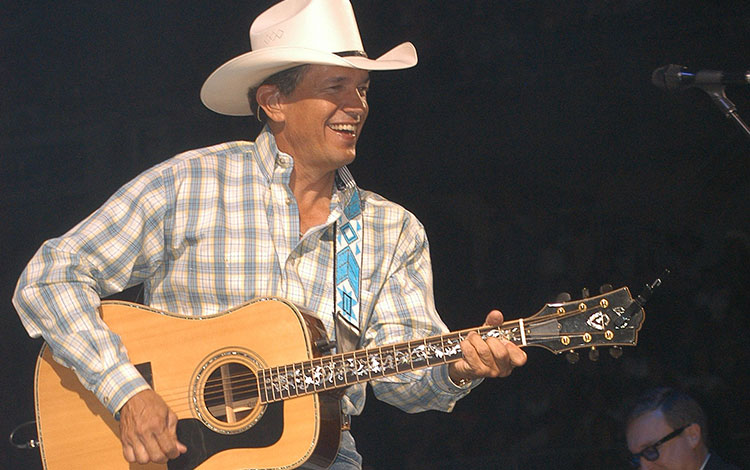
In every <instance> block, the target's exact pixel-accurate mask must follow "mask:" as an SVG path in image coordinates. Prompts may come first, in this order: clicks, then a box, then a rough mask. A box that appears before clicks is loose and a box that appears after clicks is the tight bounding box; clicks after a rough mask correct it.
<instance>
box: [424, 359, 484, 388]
mask: <svg viewBox="0 0 750 470" xmlns="http://www.w3.org/2000/svg"><path fill="white" fill-rule="evenodd" d="M432 379H433V380H434V381H435V383H436V384H437V386H438V387H439V388H440V389H441V390H443V391H445V392H448V393H452V394H454V395H465V394H467V393H468V392H469V391H471V390H473V389H474V388H476V387H477V385H479V384H480V383H482V381H483V380H484V379H474V380H467V381H466V383H465V384H461V385H459V384H456V383H455V382H453V380H452V379H451V377H450V375H449V374H448V364H443V365H441V366H437V367H433V368H432Z"/></svg>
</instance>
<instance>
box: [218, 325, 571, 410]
mask: <svg viewBox="0 0 750 470" xmlns="http://www.w3.org/2000/svg"><path fill="white" fill-rule="evenodd" d="M543 321H547V319H546V318H542V319H539V320H529V321H527V326H528V325H533V324H534V323H539V322H543ZM507 323H511V324H512V323H518V321H517V320H516V321H511V322H507ZM504 326H505V325H504ZM492 329H493V327H480V328H474V329H470V330H464V331H462V332H457V333H451V334H447V335H443V336H442V337H433V338H431V341H430V342H427V341H426V339H425V340H423V341H419V340H416V341H412V342H406V343H398V344H393V345H386V346H382V347H379V348H378V347H376V348H372V349H368V350H360V351H355V352H352V353H345V354H341V355H337V356H332V361H327V360H325V358H320V357H319V358H314V359H312V360H307V361H303V362H299V363H293V364H288V365H287V367H288V368H289V369H291V370H292V371H298V370H302V371H303V373H304V371H309V370H310V368H312V367H321V366H325V365H327V364H332V365H333V368H334V369H337V370H338V371H339V372H338V373H336V376H337V377H338V376H342V371H341V367H344V368H345V367H346V364H345V361H348V360H355V361H357V359H359V364H362V362H361V361H362V360H366V359H367V358H369V357H372V356H382V355H383V350H384V349H387V350H388V354H390V352H391V350H393V352H395V353H398V352H406V353H409V352H413V350H414V349H415V348H418V347H420V346H422V345H424V343H425V342H427V343H428V344H433V345H434V344H435V343H437V342H440V343H443V342H444V340H445V339H446V336H447V337H448V341H451V340H454V339H456V338H460V337H461V333H467V332H471V331H478V332H479V331H481V330H487V331H490V330H492ZM504 329H505V330H510V329H512V326H511V328H504ZM568 336H569V337H570V336H572V337H578V336H582V335H580V334H573V335H568ZM557 337H559V335H539V334H534V333H529V335H528V336H527V340H528V339H537V340H539V339H550V338H557ZM357 353H359V356H360V358H357ZM363 355H364V357H361V356H363ZM456 360H458V358H456ZM423 361H427V362H423ZM418 362H419V365H420V367H419V368H421V367H428V366H431V365H433V366H434V365H437V363H438V362H441V363H444V362H450V361H437V362H435V363H432V364H430V363H429V358H418ZM337 366H338V367H337ZM281 367H283V366H280V367H277V368H276V369H278V370H277V371H276V375H279V374H281V370H280V368H281ZM273 369H274V368H268V369H266V370H271V371H272V370H273ZM406 370H412V368H405V370H404V371H406ZM401 372H403V371H400V370H398V369H395V370H394V369H393V368H391V370H390V371H387V372H386V371H383V372H379V371H376V372H374V374H375V376H382V375H385V374H388V375H390V374H398V373H401ZM344 373H346V371H344ZM283 375H288V373H287V372H285V373H284V374H283ZM346 375H347V376H350V375H353V374H351V373H347V374H346ZM372 375H373V372H372V370H370V371H368V377H370V376H372ZM256 378H257V376H256V374H255V373H254V372H252V371H250V372H249V373H241V374H233V375H232V377H231V378H230V380H231V383H230V386H231V387H232V391H233V392H236V393H240V394H241V393H243V392H246V391H250V390H257V389H258V382H257V381H256ZM292 378H293V377H292ZM353 379H354V380H355V381H356V380H357V379H358V377H353ZM344 380H345V384H346V383H348V381H346V379H344ZM329 381H330V380H329ZM245 382H247V384H246V385H245ZM292 388H295V389H296V387H292ZM309 388H310V387H303V392H302V393H307V389H309ZM313 388H315V385H313ZM319 388H321V387H319ZM322 388H323V389H329V388H336V387H330V386H329V385H325V384H324V385H323V386H322ZM213 389H218V390H217V392H215V393H214V392H212V391H211V390H213ZM204 390H206V392H205V394H204V396H205V397H206V398H207V399H212V398H213V397H214V396H223V395H224V391H225V389H224V379H221V378H218V379H213V380H211V379H209V380H207V382H206V384H205V386H204Z"/></svg>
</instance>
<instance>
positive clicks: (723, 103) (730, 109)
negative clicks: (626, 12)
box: [700, 84, 750, 138]
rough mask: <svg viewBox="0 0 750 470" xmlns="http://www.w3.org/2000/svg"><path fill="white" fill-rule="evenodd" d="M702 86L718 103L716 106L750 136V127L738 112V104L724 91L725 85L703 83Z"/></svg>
mask: <svg viewBox="0 0 750 470" xmlns="http://www.w3.org/2000/svg"><path fill="white" fill-rule="evenodd" d="M700 88H701V89H702V90H703V91H705V92H706V93H708V96H710V97H711V100H712V101H713V102H714V103H716V106H718V107H719V109H720V110H721V112H722V113H723V114H724V116H726V117H727V118H731V119H733V120H734V123H735V124H737V126H738V127H739V128H740V129H742V130H743V131H744V132H745V136H746V137H748V138H750V127H748V126H747V124H745V121H743V120H742V118H741V117H740V115H739V114H738V113H737V106H735V105H734V103H732V101H731V100H730V99H729V98H727V94H726V92H725V91H724V88H725V87H724V85H719V84H716V85H701V86H700Z"/></svg>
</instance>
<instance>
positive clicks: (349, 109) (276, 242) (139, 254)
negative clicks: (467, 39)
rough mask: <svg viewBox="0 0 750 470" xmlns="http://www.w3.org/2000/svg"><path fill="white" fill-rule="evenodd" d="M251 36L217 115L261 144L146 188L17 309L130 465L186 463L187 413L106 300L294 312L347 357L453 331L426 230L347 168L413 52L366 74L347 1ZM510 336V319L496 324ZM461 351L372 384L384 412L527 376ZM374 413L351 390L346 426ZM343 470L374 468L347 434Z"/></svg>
mask: <svg viewBox="0 0 750 470" xmlns="http://www.w3.org/2000/svg"><path fill="white" fill-rule="evenodd" d="M250 37H251V44H252V51H251V52H248V53H246V54H243V55H241V56H239V57H237V58H235V59H233V60H231V61H229V62H227V63H226V64H224V65H223V66H221V67H220V68H219V69H217V70H216V71H215V72H214V73H213V74H212V75H211V76H210V77H209V78H208V80H207V81H206V83H205V84H204V86H203V89H202V91H201V98H202V100H203V102H204V103H205V104H206V106H208V107H209V108H210V109H212V110H214V111H217V112H219V113H223V114H228V115H236V116H243V115H252V114H255V115H256V116H257V117H258V118H259V119H262V120H264V121H265V123H266V126H265V127H264V129H263V130H262V132H261V133H260V135H259V136H258V137H257V139H256V140H255V142H253V143H250V142H230V143H226V144H221V145H217V146H214V147H210V148H205V149H199V150H195V151H192V152H187V153H185V154H181V155H178V156H176V157H174V158H172V159H170V160H167V161H165V162H163V163H162V164H160V165H157V166H155V167H154V168H152V169H150V170H148V171H146V172H145V173H143V174H142V175H140V176H138V177H137V178H136V179H134V180H133V181H131V182H130V183H128V184H126V185H125V186H124V187H123V188H121V189H120V190H119V191H118V192H117V193H115V195H114V196H113V197H112V198H111V199H110V200H109V201H107V202H106V203H105V204H104V205H103V206H102V207H101V208H100V209H99V210H98V211H96V212H95V213H94V214H92V215H91V216H90V217H89V218H87V219H86V220H85V221H83V222H81V223H80V224H79V225H78V226H76V227H74V228H73V229H72V230H71V231H70V232H68V233H67V234H65V235H64V236H62V237H60V238H56V239H52V240H49V241H47V242H46V243H45V244H44V245H43V246H42V247H41V248H40V250H39V251H38V253H37V254H36V255H35V257H34V258H33V259H32V260H31V262H30V263H29V265H28V267H27V268H26V270H25V271H24V273H23V274H22V276H21V279H20V280H19V284H18V286H17V290H16V294H15V296H14V304H15V306H16V309H17V310H18V312H19V315H20V317H21V319H22V321H23V323H24V325H25V327H26V328H27V330H28V331H29V333H30V334H31V335H32V336H43V337H44V338H45V340H46V341H47V343H48V344H49V345H50V347H51V348H52V351H53V353H54V355H55V357H56V358H57V359H58V360H59V361H60V362H62V363H63V364H64V365H67V366H69V367H72V368H73V369H74V370H75V371H76V374H77V375H78V377H79V378H80V380H81V381H82V383H83V384H84V385H85V386H86V388H88V389H89V390H91V391H93V392H94V394H95V395H96V396H97V397H98V398H99V399H100V401H101V402H102V403H103V404H104V405H105V406H106V407H107V409H108V410H109V411H110V412H111V413H115V414H117V415H119V418H120V438H121V441H122V447H123V454H124V457H125V459H126V460H127V461H128V462H138V463H142V464H143V463H148V462H157V463H163V462H165V461H167V460H168V459H174V458H177V457H179V456H180V455H181V454H182V453H185V452H186V451H188V449H187V446H186V445H185V444H184V443H182V442H180V441H179V440H178V438H177V434H176V424H177V417H176V415H175V413H174V411H173V410H171V409H170V408H169V406H167V404H166V403H165V400H164V399H163V398H162V397H161V396H160V395H159V394H158V393H157V392H155V391H154V390H152V389H151V387H149V385H148V383H146V381H144V379H143V378H142V377H141V375H140V374H139V373H138V371H137V370H136V369H135V368H134V366H133V364H131V363H130V361H129V360H128V357H127V353H126V351H125V350H124V348H123V347H122V345H121V343H120V340H119V338H118V337H117V335H115V334H113V333H112V332H111V331H110V330H109V329H108V328H107V326H106V325H105V324H103V322H102V321H101V320H100V319H99V318H98V316H97V307H98V306H99V304H100V298H101V297H103V296H106V295H109V294H112V293H114V292H118V291H121V290H123V289H125V288H127V287H129V286H132V285H136V284H140V283H143V285H144V301H145V302H146V303H147V304H149V305H150V306H152V307H155V308H158V309H160V310H165V311H168V312H173V313H179V314H181V315H194V316H200V315H206V314H212V313H217V312H222V311H224V310H227V309H228V308H231V307H234V306H237V305H240V304H242V303H244V302H247V301H248V300H250V299H253V298H259V297H281V298H286V299H287V300H289V301H291V302H293V303H295V304H296V305H298V306H300V307H304V308H305V309H306V310H308V311H310V312H313V313H314V314H315V315H317V316H318V317H319V318H320V320H321V321H322V322H323V324H324V325H325V327H326V330H327V332H328V334H329V336H331V337H335V338H336V340H337V341H338V348H339V349H351V348H354V347H358V348H359V347H370V346H373V345H379V344H386V343H393V342H401V341H407V340H410V339H416V338H422V337H425V336H430V335H435V334H439V333H442V332H444V331H446V327H445V325H444V324H443V323H442V321H441V320H440V319H439V317H438V315H437V313H436V311H435V308H434V305H433V294H432V273H431V266H430V258H429V251H428V243H427V239H426V236H425V233H424V229H423V227H422V226H421V224H420V223H419V221H418V220H417V219H416V218H415V217H414V216H413V215H411V214H410V213H409V212H407V211H406V210H404V209H403V208H401V207H400V206H398V205H396V204H394V203H391V202H389V201H387V200H385V199H383V198H382V197H380V196H378V195H376V194H374V193H371V192H368V191H364V190H361V189H360V188H358V187H357V186H356V185H355V184H354V180H353V179H352V176H351V174H350V173H349V171H348V170H347V169H346V165H347V164H349V163H351V162H352V161H353V160H354V158H355V155H356V143H357V140H358V138H359V136H360V133H361V132H362V127H363V125H364V123H365V120H366V118H367V115H368V111H369V110H368V105H367V90H368V87H369V81H370V78H369V71H370V70H391V69H401V68H406V67H411V66H413V65H415V64H416V62H417V58H416V52H415V49H414V46H412V45H411V44H410V43H404V44H401V45H399V46H397V47H395V48H394V49H392V50H391V51H390V52H388V53H386V54H384V55H383V56H381V57H380V58H378V59H377V60H372V59H369V58H367V56H366V54H365V53H364V49H363V47H362V43H361V39H360V37H359V31H358V28H357V25H356V21H355V18H354V13H353V11H352V7H351V5H350V3H349V1H348V0H312V1H310V0H286V1H283V2H281V3H278V4H276V5H275V6H273V7H271V8H270V9H269V10H267V11H266V12H264V13H263V14H261V15H260V16H259V17H258V18H257V19H256V20H255V21H254V22H253V24H252V25H251V28H250ZM334 279H335V281H334ZM334 282H335V285H333V284H334ZM334 312H335V315H334ZM502 321H503V317H502V314H501V313H500V312H498V311H492V312H490V313H489V314H488V315H487V318H486V322H487V324H491V325H497V324H500V323H501V322H502ZM461 346H462V350H463V359H462V360H460V361H458V362H454V363H451V364H450V365H449V366H447V365H444V366H438V367H434V368H431V369H423V370H420V371H414V372H410V373H406V374H400V375H396V376H392V377H388V378H383V379H380V380H377V381H374V382H373V383H372V385H373V388H374V391H375V393H376V395H377V396H378V398H380V399H382V400H384V401H387V402H389V403H392V404H394V405H396V406H398V407H400V408H402V409H404V410H406V411H409V412H416V411H422V410H426V409H438V410H444V411H450V410H451V409H452V407H453V405H454V404H455V402H456V401H457V400H458V399H460V398H461V397H463V396H465V395H466V394H467V393H468V392H469V391H470V389H471V388H473V387H474V386H476V385H477V384H478V383H479V380H475V379H480V378H482V377H504V376H507V375H508V374H510V373H511V371H512V369H513V368H514V367H517V366H521V365H523V364H524V363H525V361H526V355H525V353H524V352H523V351H521V350H520V349H519V348H517V347H516V346H514V345H513V344H510V343H507V342H505V341H502V340H498V339H494V338H490V339H488V340H487V341H484V340H483V339H482V338H480V337H479V336H478V335H476V334H471V335H469V336H468V337H467V338H466V339H465V340H464V341H463V342H462V343H461ZM364 399H365V392H364V386H362V385H361V384H360V385H355V386H352V387H350V388H349V389H347V391H346V394H345V395H344V397H343V399H342V406H343V411H344V413H345V414H347V415H352V414H354V415H356V414H359V413H360V412H361V411H362V408H363V406H364ZM247 465H252V462H248V463H247ZM332 468H336V469H353V468H361V457H360V456H359V454H358V453H357V451H356V448H355V446H354V441H353V439H352V437H351V434H350V433H349V432H348V431H346V432H344V433H343V434H342V440H341V444H340V450H339V454H338V456H337V458H336V461H335V463H334V465H333V467H332Z"/></svg>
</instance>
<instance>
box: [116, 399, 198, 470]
mask: <svg viewBox="0 0 750 470" xmlns="http://www.w3.org/2000/svg"><path fill="white" fill-rule="evenodd" d="M120 440H121V441H122V453H123V455H124V456H125V460H127V461H128V462H130V463H135V462H138V463H139V464H147V463H149V462H154V463H166V462H167V460H169V459H175V458H177V457H179V456H180V454H184V453H185V452H187V447H185V445H184V444H183V443H181V442H180V441H178V440H177V415H176V414H175V413H174V412H173V411H172V410H171V409H170V408H169V407H168V406H167V404H166V403H165V402H164V400H163V399H162V398H161V397H160V396H159V394H157V393H156V392H154V391H153V390H151V389H149V390H143V391H141V392H138V393H137V394H135V395H134V396H133V397H132V398H131V399H130V400H128V401H127V402H125V405H124V406H123V407H122V409H121V410H120Z"/></svg>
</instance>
